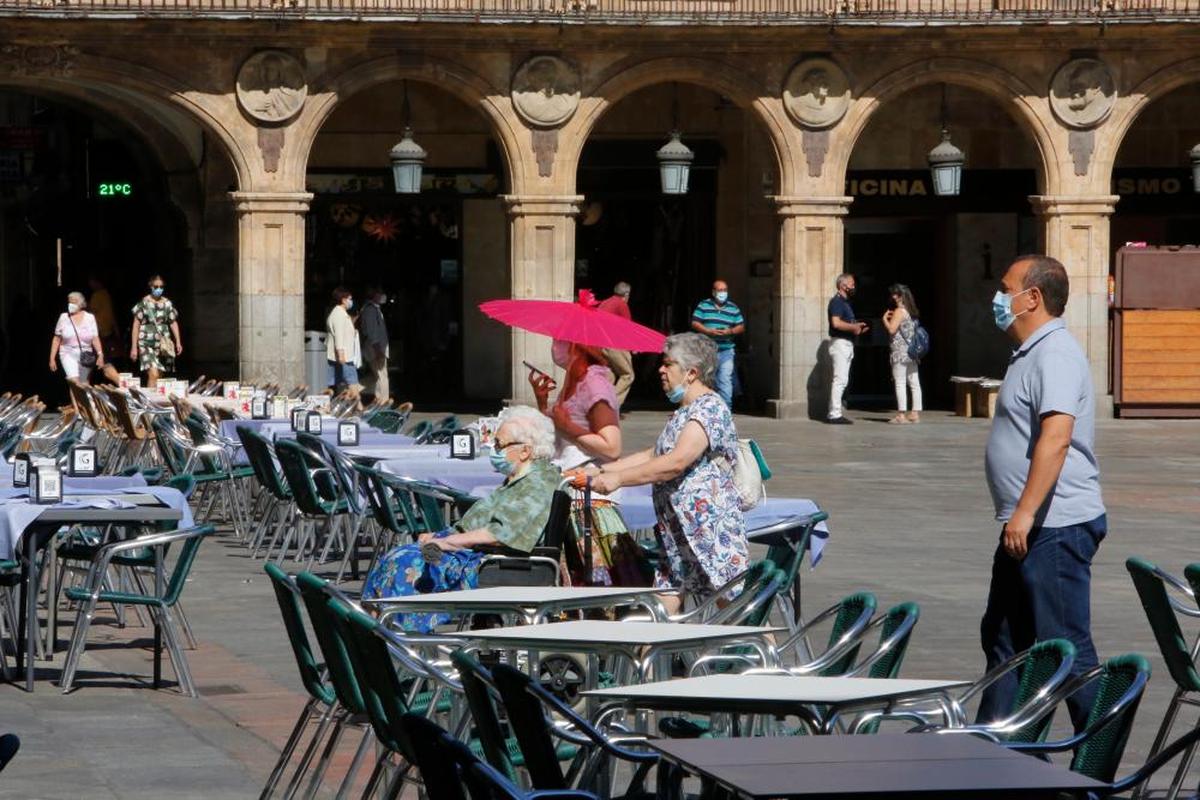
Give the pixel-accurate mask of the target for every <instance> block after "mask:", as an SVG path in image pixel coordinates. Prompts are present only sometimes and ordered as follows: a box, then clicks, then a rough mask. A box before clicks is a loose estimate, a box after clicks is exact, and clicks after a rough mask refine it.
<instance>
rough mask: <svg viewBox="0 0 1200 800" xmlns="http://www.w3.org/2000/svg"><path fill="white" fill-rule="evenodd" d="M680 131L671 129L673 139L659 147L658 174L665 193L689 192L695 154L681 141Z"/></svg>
mask: <svg viewBox="0 0 1200 800" xmlns="http://www.w3.org/2000/svg"><path fill="white" fill-rule="evenodd" d="M679 135H680V134H679V131H671V140H670V141H669V142H667V143H666V144H664V145H663V146H662V147H660V148H659V149H658V174H659V177H660V178H661V179H662V192H663V194H687V190H688V174H689V173H690V172H691V169H692V159H693V158H695V154H694V153H693V152H692V149H691V148H690V147H688V146H687V145H686V144H684V143H683V142H681V141H679Z"/></svg>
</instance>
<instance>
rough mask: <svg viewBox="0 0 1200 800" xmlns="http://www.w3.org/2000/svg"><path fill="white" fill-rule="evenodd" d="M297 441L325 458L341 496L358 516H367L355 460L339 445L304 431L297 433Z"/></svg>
mask: <svg viewBox="0 0 1200 800" xmlns="http://www.w3.org/2000/svg"><path fill="white" fill-rule="evenodd" d="M296 441H298V442H300V444H302V445H304V446H305V447H307V448H308V449H309V450H312V451H313V452H314V453H320V454H321V455H322V456H323V457H324V458H325V463H326V464H328V465H329V468H330V469H331V470H332V471H333V476H334V478H336V479H337V483H338V489H339V491H340V493H341V496H342V497H343V498H345V500H346V502H347V504H348V505H349V506H350V509H351V510H352V511H354V513H356V514H365V513H366V512H367V507H366V503H364V501H363V496H362V491H361V489H360V488H359V485H358V470H356V469H355V468H354V467H355V464H354V460H353V459H352V458H350V456H348V455H346V453H345V452H343V451H342V450H341V448H339V447H338V446H337V445H335V444H333V443H332V442H327V441H325V439H323V438H322V437H320V436H314V435H313V434H311V433H305V432H303V431H301V432H299V433H297V434H296Z"/></svg>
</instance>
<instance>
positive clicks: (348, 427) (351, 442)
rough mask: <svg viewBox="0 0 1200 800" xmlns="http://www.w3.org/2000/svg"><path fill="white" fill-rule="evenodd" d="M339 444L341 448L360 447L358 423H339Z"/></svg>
mask: <svg viewBox="0 0 1200 800" xmlns="http://www.w3.org/2000/svg"><path fill="white" fill-rule="evenodd" d="M337 443H338V446H339V447H358V423H357V422H338V426H337Z"/></svg>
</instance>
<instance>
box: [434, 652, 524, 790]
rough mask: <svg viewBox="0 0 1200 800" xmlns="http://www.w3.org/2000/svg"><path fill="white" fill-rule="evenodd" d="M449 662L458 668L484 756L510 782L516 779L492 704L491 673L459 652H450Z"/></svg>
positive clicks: (497, 716) (501, 729)
mask: <svg viewBox="0 0 1200 800" xmlns="http://www.w3.org/2000/svg"><path fill="white" fill-rule="evenodd" d="M450 661H451V662H453V663H454V666H455V667H456V668H457V669H458V677H459V679H460V680H461V681H462V687H463V694H465V695H466V697H467V706H468V707H469V708H470V709H471V718H472V719H473V720H474V721H475V734H476V736H478V737H479V744H480V747H481V748H482V750H483V757H484V758H486V759H487V762H488V763H489V764H491V765H492V766H493V767H495V768H496V769H498V770H499V771H500V772H501V773H503V774H504V775H505V776H506V777H507V778H508V779H509V780H512V781H515V780H517V771H516V769H515V768H514V767H513V763H512V759H510V758H509V757H508V745H507V741H506V739H505V737H504V729H503V728H502V727H501V725H500V715H499V713H497V711H496V704H495V703H494V702H492V691H491V689H490V685H491V684H493V683H494V681H493V679H492V674H491V673H490V672H489V671H488V670H487V669H485V668H484V667H483V665H482V664H480V663H479V662H478V661H476V660H475V659H474V658H472V657H471V656H469V655H467V654H466V653H464V652H463V651H462V650H455V651H454V652H453V653H451V654H450Z"/></svg>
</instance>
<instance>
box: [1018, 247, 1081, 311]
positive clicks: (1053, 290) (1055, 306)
mask: <svg viewBox="0 0 1200 800" xmlns="http://www.w3.org/2000/svg"><path fill="white" fill-rule="evenodd" d="M1022 261H1028V262H1029V271H1028V272H1026V273H1025V280H1024V281H1023V282H1022V283H1021V288H1022V289H1033V288H1037V290H1038V291H1039V292H1041V293H1042V304H1043V305H1044V306H1045V307H1046V311H1048V312H1050V315H1051V316H1055V317H1061V316H1062V315H1063V310H1064V309H1065V308H1066V307H1067V298H1068V297H1069V296H1070V294H1071V281H1070V279H1069V278H1067V268H1066V267H1064V266H1063V265H1062V262H1061V261H1059V260H1058V259H1057V258H1051V257H1050V256H1043V255H1027V256H1017V257H1016V259H1014V260H1013V263H1014V264H1017V263H1020V262H1022Z"/></svg>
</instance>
